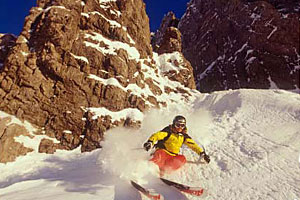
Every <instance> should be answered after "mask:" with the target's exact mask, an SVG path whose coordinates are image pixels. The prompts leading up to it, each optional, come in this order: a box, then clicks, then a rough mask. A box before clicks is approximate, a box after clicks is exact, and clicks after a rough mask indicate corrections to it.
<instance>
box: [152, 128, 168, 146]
mask: <svg viewBox="0 0 300 200" xmlns="http://www.w3.org/2000/svg"><path fill="white" fill-rule="evenodd" d="M167 135H168V133H167V132H164V131H158V132H156V133H154V134H152V135H151V136H150V138H149V139H148V141H150V142H152V145H153V144H155V143H156V141H158V140H162V139H164V138H165V137H166V136H167Z"/></svg>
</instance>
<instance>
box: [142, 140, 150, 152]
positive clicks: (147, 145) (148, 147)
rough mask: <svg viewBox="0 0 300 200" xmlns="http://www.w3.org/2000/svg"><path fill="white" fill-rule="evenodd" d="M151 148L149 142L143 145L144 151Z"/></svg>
mask: <svg viewBox="0 0 300 200" xmlns="http://www.w3.org/2000/svg"><path fill="white" fill-rule="evenodd" d="M151 147H152V143H151V142H150V141H148V142H145V143H144V149H145V150H146V151H149V150H150V149H151Z"/></svg>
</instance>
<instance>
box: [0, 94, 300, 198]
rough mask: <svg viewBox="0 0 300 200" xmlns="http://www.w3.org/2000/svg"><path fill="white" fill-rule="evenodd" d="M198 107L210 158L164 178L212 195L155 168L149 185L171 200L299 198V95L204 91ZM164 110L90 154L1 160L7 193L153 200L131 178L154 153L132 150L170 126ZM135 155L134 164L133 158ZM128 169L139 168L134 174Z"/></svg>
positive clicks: (1, 192) (196, 116) (192, 119)
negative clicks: (195, 193) (202, 195)
mask: <svg viewBox="0 0 300 200" xmlns="http://www.w3.org/2000/svg"><path fill="white" fill-rule="evenodd" d="M192 110H193V113H190V114H188V113H189V111H185V114H186V117H187V120H188V127H189V131H190V135H191V136H192V138H193V139H195V140H196V141H198V142H200V143H202V144H203V145H204V146H205V149H206V151H207V152H208V154H209V155H210V156H211V163H209V164H195V163H187V164H186V165H185V166H184V167H183V168H182V169H181V170H179V171H176V172H174V173H173V174H167V175H166V176H165V178H169V179H171V180H174V181H178V182H181V183H185V184H187V185H191V186H201V187H204V188H206V189H207V191H208V193H209V194H208V196H207V197H205V198H199V197H194V196H191V195H187V194H183V193H181V192H179V191H177V190H176V189H174V188H172V187H169V186H166V185H164V184H163V183H161V182H160V181H158V180H157V179H156V178H153V175H151V174H146V176H144V180H143V179H141V180H140V181H142V183H143V181H148V183H147V182H145V183H144V185H147V186H148V187H151V188H153V189H155V190H156V191H157V192H159V193H161V194H162V195H163V196H164V197H165V200H188V199H190V200H196V199H207V200H260V199H261V200H299V199H300V187H299V185H300V163H299V159H300V158H299V154H300V95H299V94H294V93H291V92H286V91H281V90H234V91H223V92H215V93H212V94H201V95H199V96H198V100H196V101H195V103H194V105H193V108H192ZM205 110H206V111H208V113H209V115H210V116H206V115H208V114H207V113H206V114H205V112H204V111H205ZM157 112H158V113H156V114H154V116H152V118H151V117H150V118H147V117H146V118H145V119H144V122H143V124H144V123H146V125H145V126H144V127H142V130H141V131H140V132H142V133H139V134H138V135H135V134H133V135H132V136H127V138H128V139H127V140H126V139H124V138H125V136H121V135H120V136H118V137H120V138H121V139H120V140H119V141H116V140H117V139H116V138H118V137H114V135H113V134H116V133H115V132H116V131H115V132H114V131H113V130H112V131H111V132H110V133H108V134H110V137H111V140H110V139H109V138H108V139H107V141H106V143H107V145H106V146H105V144H104V148H103V149H101V150H96V151H93V152H91V153H83V154H81V153H80V152H79V150H75V151H72V152H63V151H58V152H57V153H56V154H54V155H46V154H36V153H30V154H29V156H26V157H20V158H18V160H17V161H16V162H14V163H8V164H6V165H4V164H0V174H1V175H0V199H1V200H21V199H22V200H31V199H35V198H38V199H43V200H50V199H51V200H52V199H58V200H60V199H61V200H69V199H70V200H71V199H84V200H94V199H97V200H99V199H101V200H135V199H136V200H140V199H147V198H146V197H144V196H143V195H141V194H140V193H139V192H137V191H136V190H135V189H134V188H133V187H131V185H130V184H129V181H128V178H127V180H126V176H128V177H136V178H138V177H139V175H140V174H139V172H143V173H145V172H146V173H147V169H146V168H147V166H148V167H150V165H147V163H146V164H145V161H143V160H146V159H147V158H148V157H149V156H148V153H146V152H144V151H142V150H138V149H137V150H132V149H134V148H135V147H136V148H139V147H141V146H142V143H143V142H144V141H145V140H146V139H147V137H148V136H150V134H151V133H152V132H155V131H157V130H159V129H160V128H162V127H160V126H165V125H167V122H170V120H171V119H172V118H173V116H174V115H175V114H176V112H173V111H172V110H169V111H168V112H167V114H168V115H170V116H169V117H167V118H166V117H165V115H164V114H166V111H164V114H162V113H161V115H160V114H159V111H157ZM152 120H153V121H152ZM168 120H169V121H168ZM118 134H120V133H118ZM124 134H129V133H124ZM116 136H117V135H116ZM132 141H134V142H132ZM122 142H123V143H122ZM114 145H115V146H114ZM119 146H120V147H122V149H121V148H120V147H119ZM109 147H111V149H110V148H109ZM118 148H119V149H118ZM113 152H116V153H113ZM182 153H183V154H184V155H185V156H186V157H187V159H188V160H189V161H196V160H197V159H198V156H197V155H196V154H194V153H193V152H191V151H190V150H188V149H187V148H183V150H182ZM127 157H128V158H127ZM135 158H136V159H135ZM142 158H143V159H142ZM128 159H129V160H130V159H131V160H130V161H131V162H128V163H126V161H128ZM99 160H100V161H101V160H102V161H103V162H99ZM118 162H119V163H120V165H117V164H116V165H115V166H112V165H111V164H112V163H118ZM143 162H144V163H143ZM129 168H135V170H133V171H134V174H130V173H131V172H130V170H129ZM139 170H140V171H139ZM120 176H121V177H120Z"/></svg>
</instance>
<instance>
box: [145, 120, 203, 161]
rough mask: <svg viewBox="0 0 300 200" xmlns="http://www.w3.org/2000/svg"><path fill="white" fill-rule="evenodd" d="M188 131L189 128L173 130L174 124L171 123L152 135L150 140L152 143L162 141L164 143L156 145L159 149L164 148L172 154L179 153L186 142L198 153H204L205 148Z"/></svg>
mask: <svg viewBox="0 0 300 200" xmlns="http://www.w3.org/2000/svg"><path fill="white" fill-rule="evenodd" d="M186 132H187V130H186V128H185V129H184V131H183V132H182V133H176V132H175V131H173V128H172V125H169V126H167V127H165V128H164V129H163V130H161V131H158V132H156V133H154V134H153V135H151V137H150V138H149V140H148V141H149V142H152V145H155V144H159V143H160V142H162V143H163V145H161V144H159V145H157V146H156V147H157V148H158V149H164V150H165V151H166V152H167V153H169V154H170V155H172V156H175V155H177V154H178V153H179V151H180V148H181V146H182V144H185V145H186V146H188V147H189V148H190V149H192V150H193V151H194V152H196V153H197V154H200V153H202V152H203V149H202V148H201V147H199V146H198V145H197V144H196V142H195V141H194V140H193V139H192V138H191V137H190V136H189V135H188V134H187V133H186Z"/></svg>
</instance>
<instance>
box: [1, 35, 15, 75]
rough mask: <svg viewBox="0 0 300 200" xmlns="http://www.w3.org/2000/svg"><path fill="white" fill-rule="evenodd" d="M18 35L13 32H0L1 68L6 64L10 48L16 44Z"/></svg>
mask: <svg viewBox="0 0 300 200" xmlns="http://www.w3.org/2000/svg"><path fill="white" fill-rule="evenodd" d="M16 39H17V38H16V36H14V35H12V34H0V69H1V68H2V67H3V65H4V60H5V59H6V57H7V54H8V52H9V50H10V49H11V48H12V47H13V46H14V45H15V42H16Z"/></svg>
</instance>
